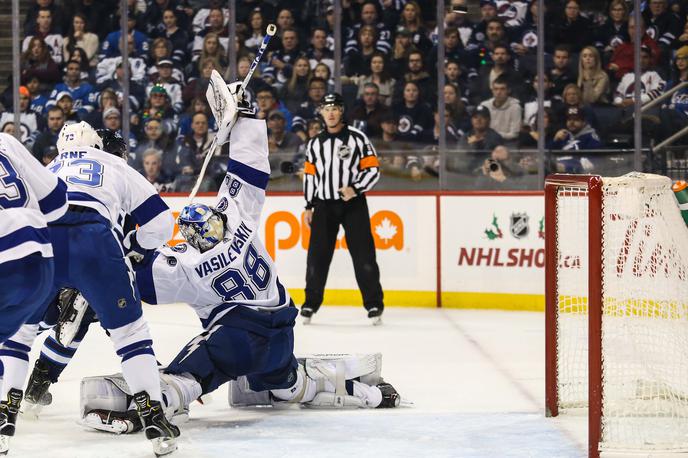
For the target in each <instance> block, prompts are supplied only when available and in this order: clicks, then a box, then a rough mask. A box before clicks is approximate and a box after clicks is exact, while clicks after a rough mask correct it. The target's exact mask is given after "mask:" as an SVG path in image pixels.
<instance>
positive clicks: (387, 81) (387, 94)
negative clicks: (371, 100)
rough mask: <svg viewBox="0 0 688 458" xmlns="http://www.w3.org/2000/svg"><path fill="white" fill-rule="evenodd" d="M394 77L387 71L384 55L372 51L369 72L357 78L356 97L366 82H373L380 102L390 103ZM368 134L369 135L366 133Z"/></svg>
mask: <svg viewBox="0 0 688 458" xmlns="http://www.w3.org/2000/svg"><path fill="white" fill-rule="evenodd" d="M395 82H396V81H395V80H394V78H392V77H390V75H389V73H388V72H387V62H386V60H385V55H384V54H382V53H381V52H379V51H376V52H375V53H373V56H372V57H371V59H370V74H369V75H368V76H364V77H363V78H359V80H358V93H357V94H356V97H358V98H361V97H363V91H364V89H365V86H366V85H367V84H368V83H375V85H376V86H377V88H378V97H379V99H380V102H382V103H383V104H384V105H387V106H391V105H392V94H393V92H394V84H395ZM368 135H371V134H370V133H368Z"/></svg>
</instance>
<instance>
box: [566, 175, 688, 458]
mask: <svg viewBox="0 0 688 458" xmlns="http://www.w3.org/2000/svg"><path fill="white" fill-rule="evenodd" d="M569 194H570V195H569ZM602 195H603V199H602V202H603V219H602V234H603V235H602V240H603V243H602V245H603V249H602V270H603V286H602V290H603V297H602V304H603V305H602V336H601V339H602V361H603V362H602V377H603V382H602V385H603V386H602V406H603V407H602V419H601V425H602V434H601V448H602V449H606V450H615V449H624V450H664V451H679V450H688V264H687V262H688V229H686V225H685V223H684V221H683V219H682V218H681V214H680V212H679V209H678V207H677V204H676V201H675V197H674V195H673V191H672V190H671V182H670V180H669V179H668V178H665V177H659V176H656V175H645V174H629V175H626V176H624V177H620V178H604V179H603V192H602ZM581 197H584V196H582V195H581ZM576 200H578V202H576V203H574V197H573V190H571V189H568V190H567V189H566V188H563V189H562V190H561V191H560V193H559V196H558V202H557V206H558V222H557V227H558V229H559V231H560V232H559V234H558V236H557V241H558V245H559V250H560V252H561V253H562V256H576V255H577V256H580V257H581V268H580V269H572V268H566V267H565V266H564V267H562V264H561V263H560V265H559V269H558V276H557V278H558V290H559V291H558V294H559V298H560V304H559V317H558V338H559V340H560V343H559V344H558V351H559V358H558V359H560V362H559V364H558V369H559V373H558V377H559V382H558V384H559V393H560V405H561V407H564V408H565V407H580V406H583V405H585V404H586V403H587V348H588V336H587V325H586V316H587V306H586V305H587V300H586V299H585V296H586V295H587V269H586V268H584V266H585V265H586V264H587V260H586V262H583V259H584V258H585V257H586V255H587V216H586V213H587V199H586V198H578V199H576ZM581 221H583V223H582V222H581ZM582 224H583V225H585V227H583V226H582ZM572 228H573V229H572ZM569 237H570V238H571V239H569ZM568 250H571V251H572V252H574V253H576V254H567V253H568ZM574 282H575V285H574V284H572V283H574ZM579 304H580V305H581V306H579ZM581 336H583V337H581ZM590 338H596V337H595V336H590ZM598 338H599V337H598ZM574 341H575V342H574Z"/></svg>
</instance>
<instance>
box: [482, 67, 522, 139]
mask: <svg viewBox="0 0 688 458" xmlns="http://www.w3.org/2000/svg"><path fill="white" fill-rule="evenodd" d="M480 105H482V106H485V107H487V109H488V110H490V127H491V128H492V129H494V130H495V131H496V132H497V133H498V134H499V135H501V136H502V138H503V139H504V140H506V141H507V142H509V141H514V140H516V138H518V133H519V131H520V130H521V123H522V121H523V110H522V109H521V104H520V103H519V101H518V100H517V99H515V98H513V97H511V87H510V86H509V80H507V79H506V78H504V77H501V76H500V77H498V78H497V79H496V80H494V82H493V83H492V98H491V99H489V100H486V101H484V102H482V103H481V104H480Z"/></svg>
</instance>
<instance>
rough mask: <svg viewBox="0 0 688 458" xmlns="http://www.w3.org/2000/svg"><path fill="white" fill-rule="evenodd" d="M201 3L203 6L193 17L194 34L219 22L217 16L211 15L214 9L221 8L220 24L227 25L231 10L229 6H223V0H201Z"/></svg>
mask: <svg viewBox="0 0 688 458" xmlns="http://www.w3.org/2000/svg"><path fill="white" fill-rule="evenodd" d="M199 3H200V4H201V5H203V7H202V8H199V9H198V10H197V11H196V14H195V15H194V17H193V21H192V24H191V27H192V30H191V31H192V33H193V34H195V35H197V34H199V33H201V32H203V31H204V30H207V29H208V28H209V27H212V26H213V23H217V22H218V18H217V17H211V16H212V13H213V10H219V12H220V18H221V19H220V25H222V26H223V27H224V26H226V25H227V21H228V20H229V10H228V9H227V8H221V5H222V2H221V1H220V0H210V1H201V2H199ZM225 49H226V46H225Z"/></svg>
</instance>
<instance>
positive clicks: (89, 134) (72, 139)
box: [57, 121, 103, 153]
mask: <svg viewBox="0 0 688 458" xmlns="http://www.w3.org/2000/svg"><path fill="white" fill-rule="evenodd" d="M80 146H91V147H93V148H98V149H103V141H102V140H101V139H100V136H98V134H97V133H96V131H95V129H94V128H93V127H91V125H90V124H89V123H87V122H84V121H81V122H79V123H76V124H67V125H65V126H63V127H62V130H60V133H59V135H58V137H57V151H58V152H60V153H61V152H63V151H65V150H68V149H70V148H71V149H74V148H78V147H80Z"/></svg>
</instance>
